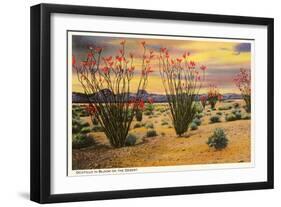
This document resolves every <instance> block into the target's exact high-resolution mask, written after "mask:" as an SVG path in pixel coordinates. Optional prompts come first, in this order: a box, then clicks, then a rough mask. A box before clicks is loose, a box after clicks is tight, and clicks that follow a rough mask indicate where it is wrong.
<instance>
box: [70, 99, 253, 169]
mask: <svg viewBox="0 0 281 207" xmlns="http://www.w3.org/2000/svg"><path fill="white" fill-rule="evenodd" d="M154 105H156V106H155V108H154V109H153V110H152V112H150V111H149V110H145V111H144V115H143V119H142V121H140V122H138V121H136V120H134V121H133V122H132V127H131V129H130V131H129V133H130V134H134V136H136V143H135V144H134V145H133V146H125V147H122V148H112V147H111V146H110V144H109V141H108V139H107V138H106V136H105V134H104V133H103V132H101V131H102V129H101V128H100V127H99V125H98V124H97V125H93V123H92V121H91V117H90V116H86V115H87V114H84V115H85V116H83V115H82V117H81V118H80V119H81V123H84V127H83V128H82V131H83V130H84V131H86V133H85V134H86V135H87V136H88V137H89V139H92V141H89V144H88V145H89V146H85V147H81V148H79V149H73V152H72V158H73V161H72V168H73V170H77V169H101V168H120V167H149V166H173V165H191V164H214V163H239V162H250V157H251V153H250V152H251V136H250V132H251V125H250V121H251V120H250V114H248V113H247V112H246V111H245V109H244V108H243V107H244V103H243V100H241V99H240V100H225V101H221V102H219V103H217V105H216V109H215V110H214V109H211V108H210V106H206V108H205V109H204V110H202V111H201V112H200V113H198V114H197V116H196V118H195V120H194V121H195V122H196V126H195V125H192V126H191V127H192V128H190V129H189V131H188V132H187V133H186V134H185V135H184V136H182V137H178V136H177V135H176V134H175V130H174V128H173V127H172V123H171V121H170V118H169V113H170V112H169V109H168V107H167V104H165V103H159V104H154ZM80 108H83V104H75V106H74V108H73V110H74V111H75V109H76V110H77V109H80ZM73 113H75V112H73ZM76 113H77V112H76ZM80 113H81V114H83V112H80ZM84 113H85V111H84ZM81 114H80V115H81ZM146 114H148V115H146ZM213 117H215V118H213ZM217 117H219V118H218V120H216V118H217ZM216 128H223V129H224V130H225V132H226V135H227V137H228V139H229V144H228V146H227V147H226V148H225V149H222V150H216V149H212V148H210V147H209V146H208V144H207V141H208V137H210V136H211V135H212V133H213V131H214V130H215V129H216ZM87 129H88V130H87ZM99 130H100V131H99ZM94 131H96V132H94ZM152 132H155V134H153V133H152ZM149 133H151V134H152V135H150V134H149ZM74 148H75V147H74Z"/></svg>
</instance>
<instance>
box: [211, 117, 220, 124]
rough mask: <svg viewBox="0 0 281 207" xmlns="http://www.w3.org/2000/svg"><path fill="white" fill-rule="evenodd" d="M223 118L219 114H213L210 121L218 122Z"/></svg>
mask: <svg viewBox="0 0 281 207" xmlns="http://www.w3.org/2000/svg"><path fill="white" fill-rule="evenodd" d="M220 121H221V120H220V116H218V115H214V116H211V117H210V122H211V123H217V122H220Z"/></svg>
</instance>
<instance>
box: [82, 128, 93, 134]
mask: <svg viewBox="0 0 281 207" xmlns="http://www.w3.org/2000/svg"><path fill="white" fill-rule="evenodd" d="M80 132H81V133H83V134H87V133H89V132H91V128H90V127H83V128H82V129H81V131H80Z"/></svg>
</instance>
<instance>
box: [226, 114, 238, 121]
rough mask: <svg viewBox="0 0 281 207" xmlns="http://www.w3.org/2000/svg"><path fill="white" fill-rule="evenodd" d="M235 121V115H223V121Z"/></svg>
mask: <svg viewBox="0 0 281 207" xmlns="http://www.w3.org/2000/svg"><path fill="white" fill-rule="evenodd" d="M235 120H236V116H235V114H233V113H230V114H226V115H225V121H235Z"/></svg>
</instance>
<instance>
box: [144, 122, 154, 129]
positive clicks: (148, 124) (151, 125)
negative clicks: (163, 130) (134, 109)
mask: <svg viewBox="0 0 281 207" xmlns="http://www.w3.org/2000/svg"><path fill="white" fill-rule="evenodd" d="M145 128H150V129H153V128H154V125H153V123H147V124H146V125H145Z"/></svg>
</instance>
